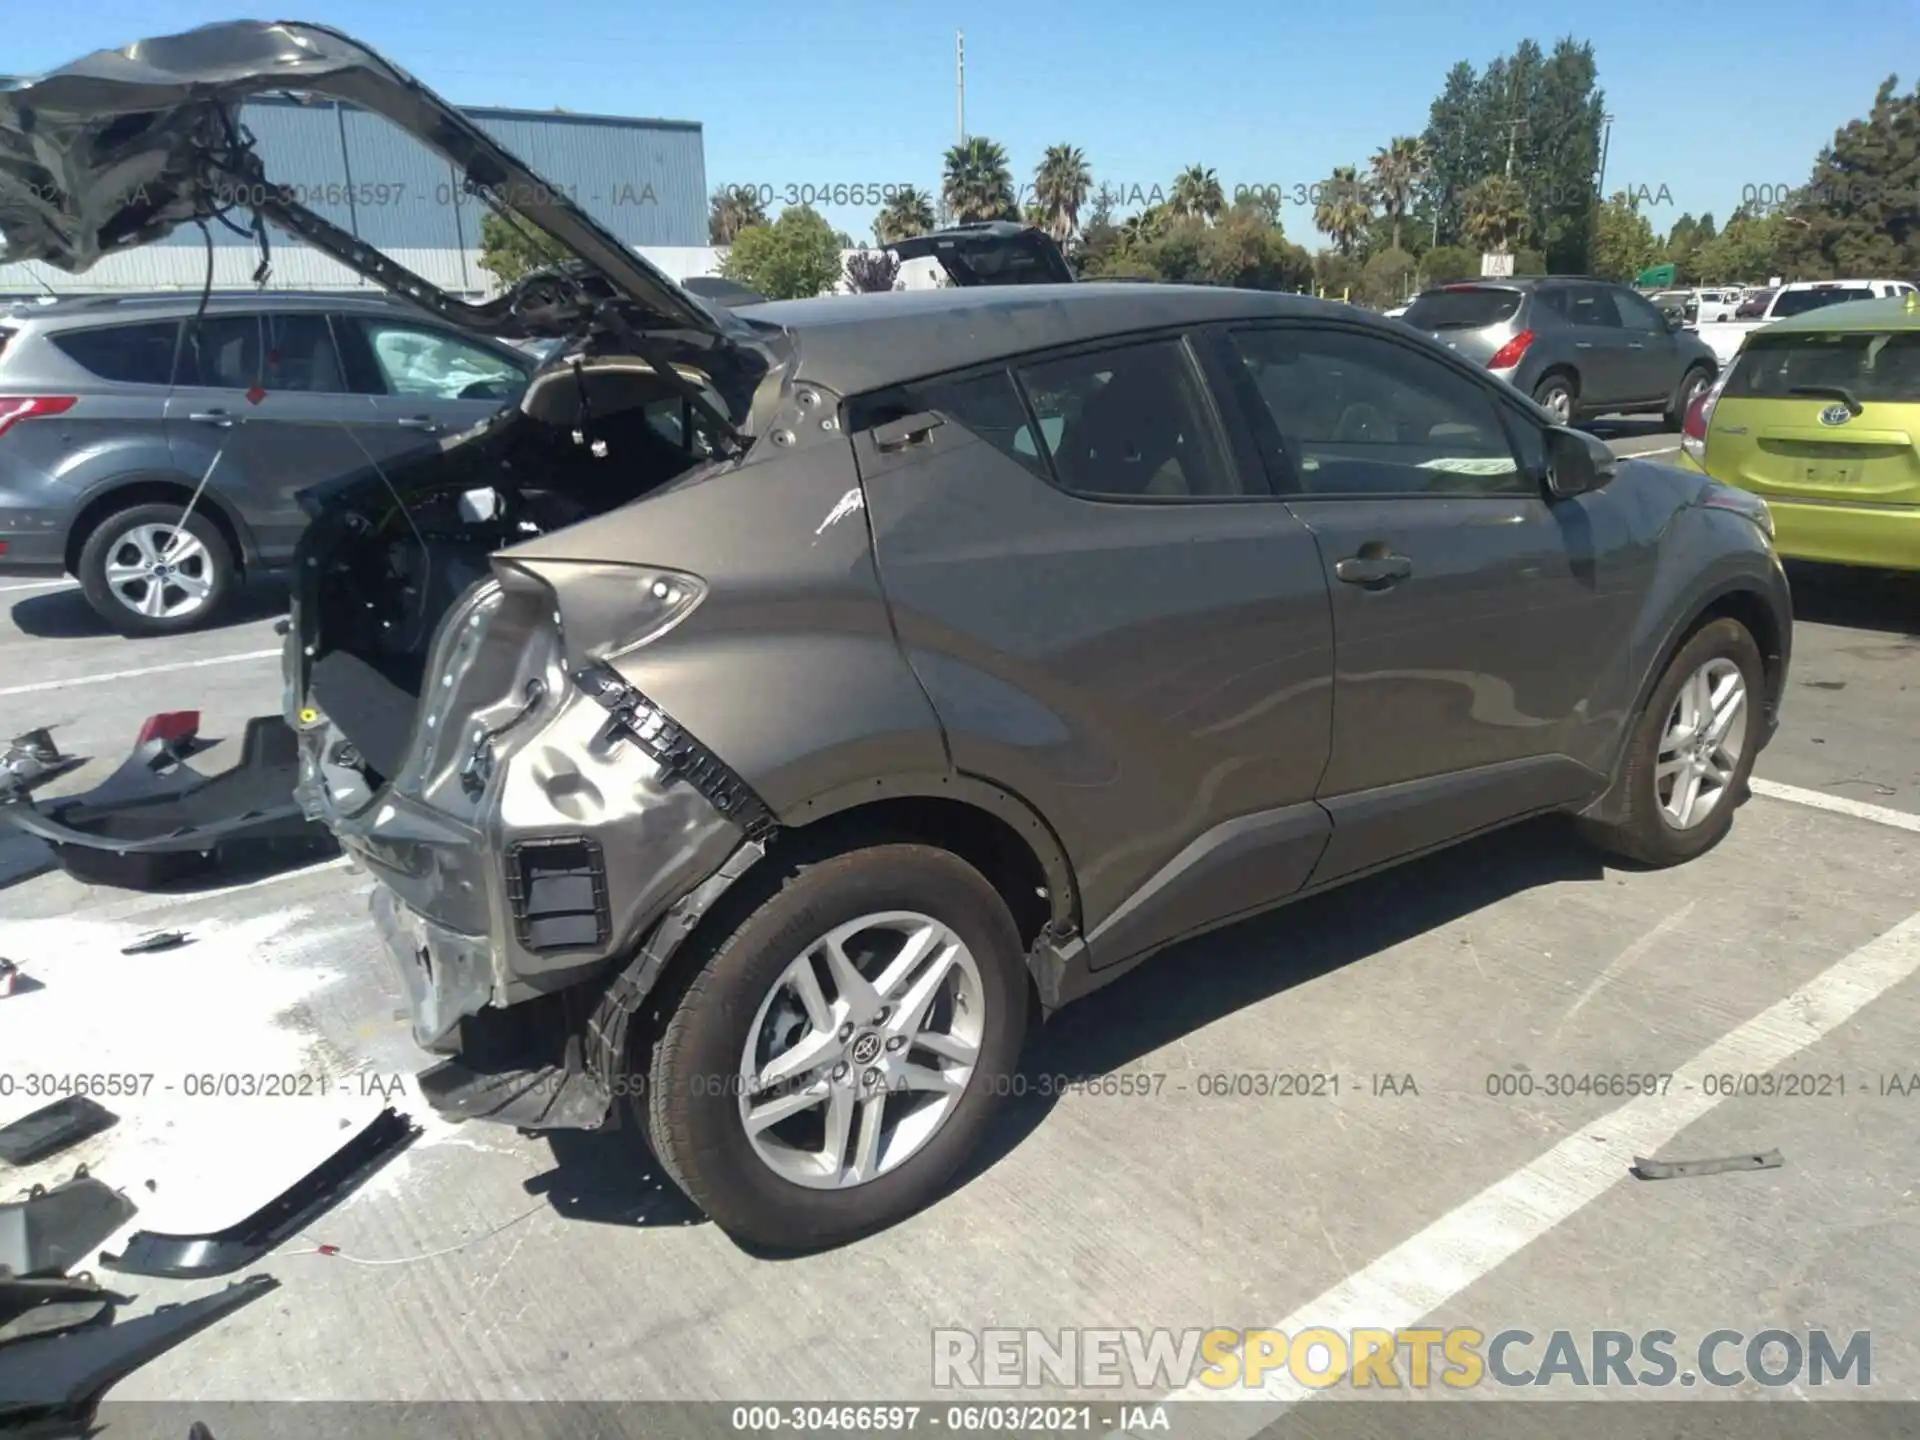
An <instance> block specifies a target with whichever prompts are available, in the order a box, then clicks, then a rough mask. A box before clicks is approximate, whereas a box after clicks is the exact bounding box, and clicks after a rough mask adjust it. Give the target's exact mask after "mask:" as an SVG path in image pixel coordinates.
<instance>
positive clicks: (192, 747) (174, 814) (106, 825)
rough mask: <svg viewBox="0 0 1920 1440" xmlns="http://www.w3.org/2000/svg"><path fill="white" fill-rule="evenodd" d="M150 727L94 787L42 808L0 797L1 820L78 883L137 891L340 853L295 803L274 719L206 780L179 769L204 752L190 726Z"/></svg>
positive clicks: (291, 746) (286, 737)
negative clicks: (42, 846)
mask: <svg viewBox="0 0 1920 1440" xmlns="http://www.w3.org/2000/svg"><path fill="white" fill-rule="evenodd" d="M158 718H161V717H156V719H158ZM154 729H155V726H154V723H153V722H152V721H149V722H148V729H147V730H146V731H143V732H142V736H141V739H140V741H139V743H138V744H137V745H136V746H135V747H134V751H133V753H132V754H131V755H129V756H128V757H127V759H126V761H125V762H124V763H123V764H122V765H121V766H120V768H119V769H118V770H116V771H114V773H113V774H112V775H111V776H109V777H108V778H107V779H106V781H105V782H103V783H102V784H101V785H99V786H98V787H97V788H95V789H93V790H90V791H88V792H87V793H86V794H84V795H78V796H71V797H67V798H63V799H57V800H51V801H48V802H46V803H45V804H44V805H35V804H34V803H33V802H32V801H30V800H28V799H26V798H25V797H24V796H23V795H16V796H15V797H14V798H11V799H5V800H3V801H0V820H5V821H7V822H8V823H10V824H11V825H12V826H13V827H14V828H15V829H16V830H19V831H22V832H24V833H25V834H28V835H33V836H37V837H38V838H39V839H41V840H44V841H46V842H47V844H48V845H49V846H51V847H52V849H53V853H54V856H55V858H56V859H57V860H58V861H59V862H60V865H61V866H62V868H64V869H65V870H66V871H67V873H68V874H70V875H72V876H73V877H74V878H75V879H76V880H80V881H82V882H84V883H86V884H90V885H116V886H121V887H124V888H127V889H134V890H150V889H157V888H160V887H163V886H168V885H175V884H180V883H182V882H185V881H191V880H194V879H198V878H201V877H203V876H206V875H208V874H211V873H213V872H216V871H222V870H233V871H244V872H246V873H249V874H257V873H263V872H267V871H271V870H275V869H289V868H292V867H293V866H296V865H304V864H309V863H311V862H313V861H316V860H323V859H326V858H328V857H330V856H332V855H335V854H337V853H338V850H339V847H338V846H337V845H336V844H335V842H334V839H333V836H332V835H331V834H329V833H328V831H327V829H326V827H325V826H324V825H321V824H319V823H318V822H316V821H312V820H309V819H307V818H306V816H305V815H304V814H302V813H301V809H300V805H299V802H298V801H296V800H295V799H294V795H293V788H294V782H295V780H296V779H297V778H298V776H299V766H300V757H299V747H298V744H297V738H296V736H295V735H294V732H293V730H292V728H291V727H290V726H288V724H287V723H286V722H285V721H284V720H282V719H281V718H280V717H279V716H277V715H262V716H258V717H256V718H255V719H252V720H249V721H248V722H247V728H246V733H245V735H244V737H243V738H242V740H241V742H240V762H239V764H237V765H235V766H234V767H233V768H232V769H231V770H226V771H223V772H221V773H220V774H217V775H212V776H208V775H203V774H201V773H200V772H199V771H197V770H195V769H193V768H192V767H191V766H190V765H188V764H187V763H186V761H187V758H188V757H189V756H191V755H193V754H195V753H197V752H198V751H199V750H202V749H205V748H206V745H205V744H204V743H203V742H200V741H199V740H198V737H197V733H196V731H195V730H194V729H191V728H189V729H186V730H185V731H184V733H183V732H181V731H180V730H179V729H178V727H176V728H175V729H174V730H173V732H172V733H166V734H156V733H153V732H154Z"/></svg>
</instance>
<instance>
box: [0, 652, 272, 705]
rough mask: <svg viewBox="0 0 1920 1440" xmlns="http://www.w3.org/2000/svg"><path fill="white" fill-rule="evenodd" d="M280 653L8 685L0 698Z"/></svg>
mask: <svg viewBox="0 0 1920 1440" xmlns="http://www.w3.org/2000/svg"><path fill="white" fill-rule="evenodd" d="M279 653H280V650H279V648H278V647H277V646H276V647H275V648H274V649H272V650H249V651H247V652H246V653H245V654H243V655H215V656H213V657H211V658H210V659H206V660H176V661H175V662H174V663H173V664H171V665H143V666H142V667H141V668H140V669H138V670H113V671H109V672H108V673H107V674H105V675H74V676H70V677H68V678H67V679H65V680H36V681H34V682H33V684H31V685H10V686H8V687H7V688H6V689H4V690H0V698H4V697H5V696H8V695H33V694H36V693H38V692H40V691H42V690H70V689H72V688H73V687H74V686H76V685H105V684H106V683H107V682H109V681H111V680H137V679H139V678H140V677H141V676H142V675H166V674H169V673H170V672H172V671H175V670H201V669H205V668H206V667H207V666H209V665H236V664H238V663H239V662H240V661H242V660H265V659H267V658H268V657H270V656H276V655H278V654H279Z"/></svg>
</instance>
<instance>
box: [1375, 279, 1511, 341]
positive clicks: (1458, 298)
mask: <svg viewBox="0 0 1920 1440" xmlns="http://www.w3.org/2000/svg"><path fill="white" fill-rule="evenodd" d="M1519 310H1520V292H1519V291H1518V290H1495V289H1492V288H1487V289H1481V288H1479V287H1477V286H1474V287H1469V288H1467V289H1465V290H1429V291H1428V292H1427V293H1426V294H1424V295H1422V296H1421V297H1420V298H1419V299H1418V300H1415V301H1414V302H1413V304H1411V305H1409V306H1408V307H1407V313H1406V314H1405V315H1402V316H1401V317H1400V318H1401V319H1402V320H1404V321H1405V322H1406V323H1407V324H1409V325H1411V326H1413V327H1414V329H1416V330H1478V329H1480V328H1481V327H1482V326H1483V325H1498V324H1500V323H1502V322H1503V321H1506V320H1511V319H1512V318H1513V317H1514V316H1515V315H1516V314H1518V313H1519Z"/></svg>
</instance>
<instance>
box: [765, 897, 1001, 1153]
mask: <svg viewBox="0 0 1920 1440" xmlns="http://www.w3.org/2000/svg"><path fill="white" fill-rule="evenodd" d="M823 982H824V983H823ZM986 1022H987V1013H986V990H985V987H984V986H983V985H982V984H981V982H980V968H979V966H978V965H977V964H975V963H974V958H973V954H972V952H971V951H969V950H968V949H967V947H966V945H965V944H964V943H963V942H962V941H961V940H960V938H959V937H958V936H957V935H955V934H954V933H953V932H952V931H951V930H949V929H948V928H947V927H946V926H945V925H943V924H941V923H940V922H939V921H938V920H935V919H933V918H932V917H931V916H927V915H921V914H918V913H916V912H914V911H886V912H883V913H880V914H874V915H862V916H861V917H860V918H859V919H857V920H850V921H848V922H847V923H846V924H844V925H840V926H837V927H836V928H834V929H833V930H831V931H829V932H828V933H827V934H825V935H823V936H821V937H820V939H818V940H816V941H814V943H813V944H812V945H810V946H808V947H807V949H806V950H805V951H804V952H803V953H802V954H800V955H799V956H798V957H796V958H795V959H794V961H793V962H792V963H791V964H790V965H788V966H787V968H786V969H785V970H783V971H782V972H781V973H780V978H779V979H778V980H776V981H774V983H773V986H772V988H771V989H770V990H768V992H767V994H766V996H765V998H763V999H762V1000H761V1002H760V1008H759V1010H758V1011H757V1012H756V1013H755V1015H754V1017H753V1025H752V1027H751V1028H750V1029H749V1030H748V1031H747V1043H746V1047H745V1049H744V1050H743V1052H742V1054H741V1057H740V1080H739V1100H740V1124H741V1126H742V1127H743V1128H744V1129H745V1130H746V1133H747V1139H748V1140H749V1141H750V1142H751V1144H752V1146H753V1151H754V1153H755V1154H756V1155H758V1156H759V1157H760V1159H761V1161H762V1162H763V1163H765V1164H766V1166H767V1167H768V1168H769V1169H771V1170H772V1171H773V1172H774V1173H775V1174H777V1175H779V1176H780V1177H781V1178H782V1179H785V1180H791V1181H792V1182H793V1183H794V1184H796V1185H805V1186H807V1187H808V1188H810V1189H816V1190H835V1189H844V1188H846V1187H848V1186H853V1185H861V1184H864V1183H866V1182H867V1181H869V1180H872V1179H874V1178H875V1177H876V1176H879V1175H884V1174H886V1173H887V1172H888V1171H889V1170H892V1169H894V1168H895V1167H896V1166H898V1165H900V1164H901V1163H902V1162H904V1161H905V1160H907V1159H908V1158H909V1157H911V1156H913V1155H915V1154H917V1153H918V1152H919V1151H920V1150H921V1149H922V1148H923V1147H924V1146H925V1145H926V1143H927V1142H928V1141H929V1140H931V1139H932V1138H933V1137H934V1135H935V1134H936V1133H937V1132H938V1131H939V1129H940V1127H941V1126H942V1125H944V1124H945V1123H946V1121H947V1119H948V1117H949V1116H950V1115H952V1113H953V1110H954V1107H955V1106H956V1105H958V1104H959V1103H960V1097H961V1095H962V1094H964V1093H965V1091H966V1088H967V1082H968V1081H969V1080H970V1079H971V1078H972V1076H973V1067H974V1063H975V1061H976V1060H977V1059H978V1057H979V1054H980V1042H981V1039H982V1037H983V1036H984V1034H985V1031H986Z"/></svg>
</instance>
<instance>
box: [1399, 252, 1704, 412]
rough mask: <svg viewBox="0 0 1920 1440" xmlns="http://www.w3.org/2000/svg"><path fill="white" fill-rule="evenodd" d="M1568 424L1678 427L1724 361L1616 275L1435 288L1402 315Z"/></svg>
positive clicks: (1481, 282)
mask: <svg viewBox="0 0 1920 1440" xmlns="http://www.w3.org/2000/svg"><path fill="white" fill-rule="evenodd" d="M1400 318H1401V319H1402V320H1403V321H1404V322H1405V323H1406V324H1408V325H1411V326H1413V328H1414V329H1416V330H1424V331H1426V332H1427V333H1428V334H1430V335H1432V336H1433V337H1434V338H1435V339H1437V340H1439V341H1440V342H1441V343H1442V344H1444V345H1445V346H1446V347H1447V348H1448V349H1449V350H1454V351H1457V352H1459V354H1460V356H1461V357H1462V358H1463V359H1466V360H1470V361H1472V362H1473V363H1474V364H1476V365H1484V366H1486V367H1487V369H1488V370H1490V371H1492V372H1493V373H1494V374H1495V375H1497V376H1499V377H1500V378H1501V379H1502V380H1505V381H1506V382H1507V383H1508V384H1510V385H1512V386H1513V387H1514V388H1515V389H1516V390H1518V391H1520V392H1521V393H1522V394H1525V395H1531V396H1532V397H1533V398H1534V399H1535V400H1536V401H1538V402H1539V404H1540V406H1541V407H1542V408H1543V409H1545V410H1546V411H1547V413H1549V414H1550V415H1552V416H1553V417H1554V419H1556V420H1558V421H1560V422H1561V423H1562V424H1566V423H1568V422H1570V421H1574V420H1580V419H1585V418H1588V417H1591V416H1595V415H1626V414H1643V413H1649V412H1651V413H1654V414H1660V415H1664V416H1665V417H1666V424H1667V428H1668V429H1669V430H1678V429H1679V428H1680V425H1681V422H1682V421H1683V420H1685V419H1686V415H1687V407H1688V406H1689V405H1691V404H1692V403H1693V401H1694V399H1695V397H1697V396H1698V395H1700V394H1701V393H1702V392H1703V391H1705V390H1706V388H1707V387H1708V386H1709V385H1711V384H1713V381H1714V377H1715V376H1716V375H1718V374H1719V373H1720V362H1719V360H1718V358H1716V357H1715V355H1714V353H1713V350H1712V349H1711V348H1710V347H1709V346H1708V345H1707V343H1706V342H1705V341H1704V340H1702V339H1701V338H1700V337H1699V336H1698V335H1696V334H1694V333H1693V332H1692V331H1690V330H1688V329H1686V328H1685V325H1686V322H1685V320H1684V319H1681V318H1679V317H1669V316H1667V315H1664V314H1662V313H1661V312H1660V310H1659V309H1658V308H1657V307H1655V306H1654V305H1653V304H1652V303H1650V302H1649V301H1647V300H1646V299H1644V298H1643V297H1641V296H1640V295H1638V294H1636V293H1635V292H1633V291H1632V290H1629V289H1628V288H1627V287H1626V286H1624V285H1616V284H1614V283H1613V282H1612V281H1610V280H1590V279H1587V278H1585V277H1582V276H1574V275H1555V276H1547V277H1543V278H1538V279H1522V280H1479V281H1469V282H1467V283H1464V284H1459V285H1442V286H1441V287H1440V288H1439V289H1437V290H1429V291H1427V292H1426V293H1425V294H1423V295H1421V296H1420V298H1419V299H1417V300H1415V301H1414V302H1413V304H1411V305H1410V306H1408V307H1407V311H1406V314H1404V315H1402V316H1401V317H1400Z"/></svg>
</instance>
